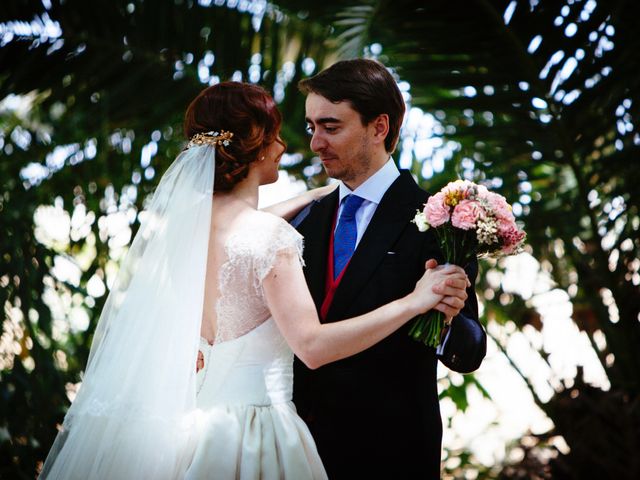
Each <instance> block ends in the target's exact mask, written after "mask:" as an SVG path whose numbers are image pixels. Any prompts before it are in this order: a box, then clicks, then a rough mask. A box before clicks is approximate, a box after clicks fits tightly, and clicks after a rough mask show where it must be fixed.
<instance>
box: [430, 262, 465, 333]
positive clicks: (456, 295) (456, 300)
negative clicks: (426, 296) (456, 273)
mask: <svg viewBox="0 0 640 480" xmlns="http://www.w3.org/2000/svg"><path fill="white" fill-rule="evenodd" d="M425 267H426V268H433V269H435V268H442V266H441V267H438V262H436V261H435V260H433V259H431V260H428V261H427V263H426V264H425ZM470 286H471V282H470V281H469V278H468V277H466V274H465V280H460V279H458V278H447V279H446V280H445V281H444V282H442V283H439V284H437V285H434V286H433V287H432V290H433V293H436V294H438V295H443V298H442V300H441V301H440V303H438V304H437V305H436V306H435V307H434V309H435V310H438V311H440V312H442V313H444V314H445V316H446V317H447V318H446V321H445V323H447V324H449V323H450V322H451V319H452V318H453V317H455V316H456V315H458V314H459V313H460V311H461V310H462V309H463V308H464V302H465V301H466V300H467V297H468V295H467V287H470Z"/></svg>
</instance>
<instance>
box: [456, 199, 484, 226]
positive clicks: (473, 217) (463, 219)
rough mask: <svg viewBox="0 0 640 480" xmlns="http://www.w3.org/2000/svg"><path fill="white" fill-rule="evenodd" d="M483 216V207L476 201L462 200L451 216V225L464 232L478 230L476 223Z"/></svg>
mask: <svg viewBox="0 0 640 480" xmlns="http://www.w3.org/2000/svg"><path fill="white" fill-rule="evenodd" d="M481 214H482V207H481V206H480V203H479V202H477V201H476V200H462V201H461V202H460V203H459V204H458V205H456V208H454V209H453V215H451V224H452V225H453V226H454V227H457V228H461V229H462V230H471V229H474V228H476V222H477V221H478V218H479V217H480V215H481Z"/></svg>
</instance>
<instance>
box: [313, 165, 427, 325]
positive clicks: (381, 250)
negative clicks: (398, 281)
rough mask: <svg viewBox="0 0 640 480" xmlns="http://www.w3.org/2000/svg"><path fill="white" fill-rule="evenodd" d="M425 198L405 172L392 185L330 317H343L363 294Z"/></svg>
mask: <svg viewBox="0 0 640 480" xmlns="http://www.w3.org/2000/svg"><path fill="white" fill-rule="evenodd" d="M425 196H426V194H425V193H424V192H423V191H422V190H420V189H419V188H418V186H417V185H416V183H415V182H414V180H413V178H412V177H411V175H410V174H409V173H408V172H406V171H402V172H401V176H400V177H398V178H397V179H396V181H395V182H393V183H392V184H391V186H390V187H389V189H388V190H387V192H386V193H385V195H384V196H383V197H382V200H381V202H380V204H379V205H378V208H377V209H376V212H375V213H374V215H373V218H372V219H371V222H370V223H369V226H368V227H367V230H366V231H365V233H364V235H363V237H362V240H360V243H359V244H358V247H357V248H356V251H355V252H354V254H353V257H351V261H350V262H349V265H348V267H347V270H346V272H345V273H344V276H343V277H342V281H341V282H340V285H339V286H338V288H337V289H336V293H335V297H334V299H333V303H332V305H331V308H330V309H329V312H328V314H327V318H330V319H339V318H341V317H342V315H343V313H344V312H345V311H346V310H347V309H348V307H349V306H350V305H351V304H352V303H353V301H354V300H355V298H356V296H357V295H358V294H360V293H361V292H363V290H364V287H365V286H366V284H367V282H368V281H369V279H370V278H371V276H372V275H373V273H374V272H375V270H376V269H377V268H378V265H379V264H380V262H381V261H382V260H383V259H384V258H385V256H386V255H387V252H388V251H390V250H391V248H392V246H393V244H394V243H395V241H396V239H397V238H398V237H399V236H400V234H401V233H402V232H403V230H404V229H405V228H407V227H409V226H410V221H411V219H412V218H413V217H414V215H415V211H416V206H417V205H419V204H420V201H421V199H423V198H424V197H425ZM414 228H415V227H414ZM325 255H326V248H325ZM325 266H326V259H325ZM323 278H324V277H323Z"/></svg>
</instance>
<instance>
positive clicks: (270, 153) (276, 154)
mask: <svg viewBox="0 0 640 480" xmlns="http://www.w3.org/2000/svg"><path fill="white" fill-rule="evenodd" d="M286 149H287V144H286V143H284V140H282V138H281V137H280V135H279V134H278V137H277V138H276V141H275V142H273V143H272V144H271V145H269V146H268V147H267V148H266V149H265V150H264V153H263V155H264V158H261V159H260V164H261V166H262V171H263V175H262V179H261V180H262V181H261V182H260V183H261V184H262V185H266V184H268V183H274V182H276V181H277V180H278V166H279V165H280V159H281V158H282V154H283V153H284V152H285V150H286Z"/></svg>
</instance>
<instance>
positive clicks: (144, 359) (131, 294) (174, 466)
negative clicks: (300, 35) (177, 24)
mask: <svg viewBox="0 0 640 480" xmlns="http://www.w3.org/2000/svg"><path fill="white" fill-rule="evenodd" d="M214 161H215V146H212V145H206V144H205V145H195V146H191V148H189V149H187V150H185V151H184V152H182V153H181V154H180V155H179V156H178V157H177V158H176V160H175V161H174V162H173V164H172V165H171V166H170V167H169V169H168V170H167V171H166V173H165V174H164V176H163V177H162V179H161V181H160V184H159V185H158V188H157V189H156V191H155V193H154V194H153V198H152V200H151V202H150V205H149V207H148V208H147V210H146V218H145V219H144V221H143V224H142V225H141V227H140V229H139V231H138V233H137V235H136V237H135V239H134V240H133V243H132V245H131V248H130V249H129V252H128V254H127V256H126V258H125V259H124V261H123V263H122V265H121V268H120V272H119V274H118V277H117V280H116V282H115V284H114V286H113V288H112V290H111V292H110V293H109V297H108V298H107V301H106V303H105V306H104V309H103V311H102V314H101V316H100V320H99V323H98V326H97V329H96V332H95V336H94V339H93V344H92V347H91V353H90V356H89V362H88V364H87V368H86V371H85V374H84V377H83V381H82V386H81V388H80V390H79V392H78V395H77V396H76V398H75V400H74V402H73V404H72V405H71V407H70V409H69V411H68V413H67V415H66V417H65V419H64V423H63V426H62V429H61V431H60V432H59V433H58V436H57V438H56V440H55V442H54V444H53V447H52V448H51V451H50V452H49V455H48V457H47V460H46V462H45V464H44V467H43V471H42V475H41V478H46V479H75V478H77V479H83V480H85V479H113V480H116V479H117V480H124V479H134V478H135V479H141V478H149V479H164V478H176V477H180V476H181V472H182V471H183V469H184V468H185V465H184V463H185V461H186V459H185V457H184V448H185V447H186V445H187V444H188V442H189V440H190V438H189V437H190V434H191V433H190V432H191V431H192V428H191V423H192V421H193V412H194V410H195V399H196V395H195V365H196V356H197V350H198V338H199V332H200V322H201V318H202V305H203V298H204V283H205V270H206V260H207V247H208V239H209V229H210V222H211V208H212V200H213V180H214Z"/></svg>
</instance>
